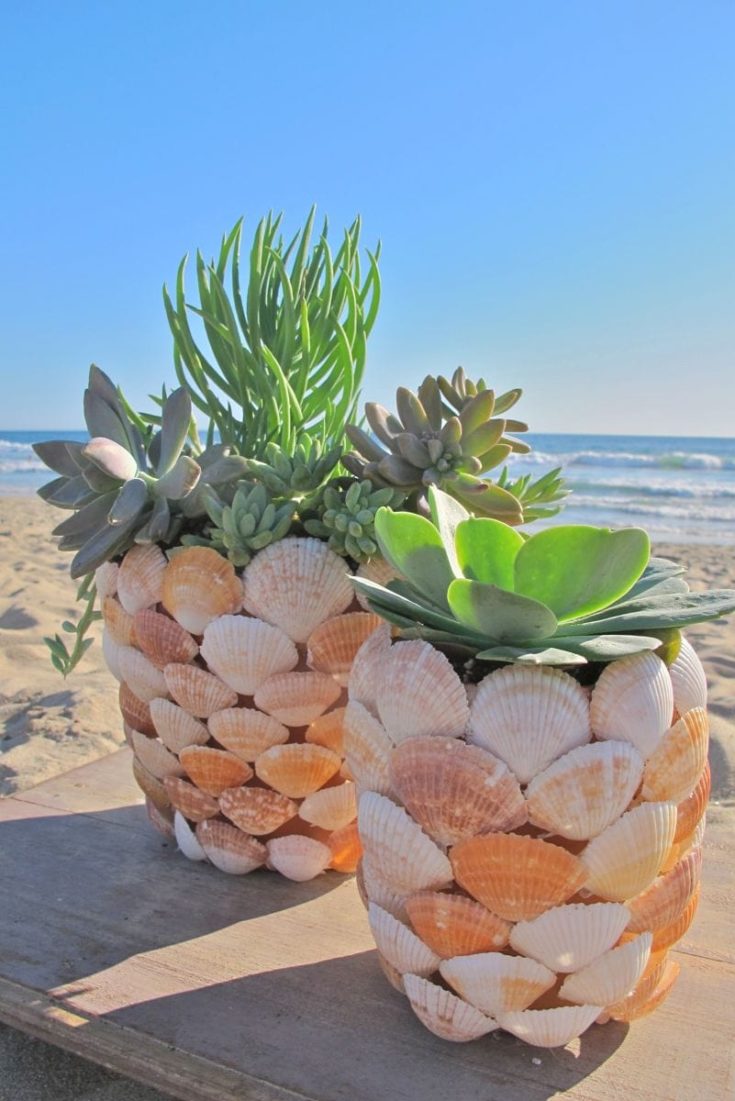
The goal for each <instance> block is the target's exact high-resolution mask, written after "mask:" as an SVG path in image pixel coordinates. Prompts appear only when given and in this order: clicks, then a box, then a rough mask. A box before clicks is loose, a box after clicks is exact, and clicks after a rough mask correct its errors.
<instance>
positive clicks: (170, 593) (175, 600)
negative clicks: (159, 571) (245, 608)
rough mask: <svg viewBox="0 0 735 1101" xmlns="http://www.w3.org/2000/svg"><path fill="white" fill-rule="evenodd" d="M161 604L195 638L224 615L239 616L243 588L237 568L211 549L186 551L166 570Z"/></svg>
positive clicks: (186, 548) (182, 551)
mask: <svg viewBox="0 0 735 1101" xmlns="http://www.w3.org/2000/svg"><path fill="white" fill-rule="evenodd" d="M161 602H162V604H163V606H164V608H165V609H166V611H167V612H168V613H169V615H172V616H173V617H174V619H175V620H176V622H177V623H180V624H181V626H182V627H183V628H184V629H185V630H187V631H190V632H191V634H193V635H201V634H202V633H203V631H204V628H205V627H206V626H207V624H209V623H211V622H212V620H213V619H217V617H218V616H221V615H229V614H231V613H233V612H239V611H240V607H241V605H242V588H241V586H240V581H239V580H238V577H237V574H236V573H235V567H234V566H233V565H232V563H231V562H228V561H227V559H226V558H223V557H222V555H221V554H218V553H217V551H216V550H213V549H212V548H211V547H185V548H184V549H183V550H180V551H178V553H177V554H175V555H174V557H173V558H172V559H171V561H170V562H169V563H168V565H167V567H166V572H165V574H164V576H163V582H162V589H161Z"/></svg>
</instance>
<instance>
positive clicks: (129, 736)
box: [123, 721, 133, 749]
mask: <svg viewBox="0 0 735 1101" xmlns="http://www.w3.org/2000/svg"><path fill="white" fill-rule="evenodd" d="M123 734H124V735H125V741H126V742H127V744H128V745H129V746H130V748H131V749H132V748H133V728H132V726H128V724H127V723H126V722H125V721H123Z"/></svg>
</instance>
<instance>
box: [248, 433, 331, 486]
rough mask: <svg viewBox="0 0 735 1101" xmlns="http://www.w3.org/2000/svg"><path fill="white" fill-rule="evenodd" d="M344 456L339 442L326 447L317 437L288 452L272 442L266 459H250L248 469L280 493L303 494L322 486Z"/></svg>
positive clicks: (252, 475)
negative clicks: (309, 442) (324, 449)
mask: <svg viewBox="0 0 735 1101" xmlns="http://www.w3.org/2000/svg"><path fill="white" fill-rule="evenodd" d="M341 458H342V447H341V445H339V444H337V445H336V446H334V447H330V448H329V449H328V450H327V451H323V450H322V447H321V444H320V443H319V442H317V441H314V442H312V443H311V444H308V445H307V444H304V443H299V444H297V445H296V447H295V448H294V451H293V454H291V455H289V454H287V453H286V452H285V451H284V450H283V448H281V447H279V446H278V444H276V443H272V442H271V443H269V444H267V446H266V448H265V456H264V459H263V460H258V459H248V460H247V469H248V474H249V475H250V477H252V478H253V479H255V480H256V481H258V482H260V483H261V484H262V485H263V486H264V487H265V488H266V489H267V490H268V492H269V493H273V494H275V496H277V497H288V496H289V495H290V494H297V495H298V496H303V495H304V494H308V493H315V492H316V491H317V490H318V489H320V488H321V487H322V486H323V485H324V484H325V482H326V481H327V479H328V478H329V476H330V475H331V474H332V472H333V470H334V468H335V467H336V466H337V463H338V462H339V461H340V459H341Z"/></svg>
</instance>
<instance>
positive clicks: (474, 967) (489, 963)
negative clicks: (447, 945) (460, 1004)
mask: <svg viewBox="0 0 735 1101" xmlns="http://www.w3.org/2000/svg"><path fill="white" fill-rule="evenodd" d="M439 971H440V972H441V975H442V978H444V979H446V981H447V982H448V983H449V985H450V986H451V987H452V989H453V990H456V991H457V993H458V994H459V995H460V997H462V998H464V999H465V1001H467V1002H469V1003H470V1005H474V1007H475V1009H479V1010H480V1012H481V1013H487V1014H489V1016H491V1017H497V1016H498V1014H499V1013H508V1012H511V1011H512V1010H515V1009H526V1008H527V1006H529V1005H530V1004H531V1003H532V1002H535V1001H536V999H537V998H538V997H540V996H541V995H542V994H543V993H544V992H545V991H546V990H549V989H550V988H551V987H552V986H553V985H554V983H555V982H556V975H555V974H554V972H553V971H550V970H549V968H548V967H544V965H543V964H542V963H537V962H536V960H528V959H526V958H525V957H524V956H504V955H503V954H502V952H477V953H475V954H474V955H472V956H455V957H454V958H453V959H451V960H442V961H441V963H440V964H439Z"/></svg>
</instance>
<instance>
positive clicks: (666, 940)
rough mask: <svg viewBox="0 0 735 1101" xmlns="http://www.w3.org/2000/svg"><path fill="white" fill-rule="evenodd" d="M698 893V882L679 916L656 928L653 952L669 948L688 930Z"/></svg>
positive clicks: (697, 900)
mask: <svg viewBox="0 0 735 1101" xmlns="http://www.w3.org/2000/svg"><path fill="white" fill-rule="evenodd" d="M699 894H700V887H699V884H697V886H696V887H695V888H694V891H693V893H692V897H691V898H690V899H689V901H688V902H687V904H686V906H685V907H684V909H683V910H682V912H681V913H680V914H679V916H678V917H677V918H676V919H675V920H674V921H672V922H671V923H670V924H669V925H665V926H664V928H663V929H657V930H656V931H655V933H654V934H653V945H652V948H653V951H654V952H661V951H662V950H663V949H666V948H671V946H672V945H673V944H676V943H677V941H680V940H681V938H682V937H683V936H684V934H685V933H686V932H687V931H688V930H689V926H690V925H691V924H692V922H693V921H694V916H695V914H696V913H697V907H698V906H699Z"/></svg>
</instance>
